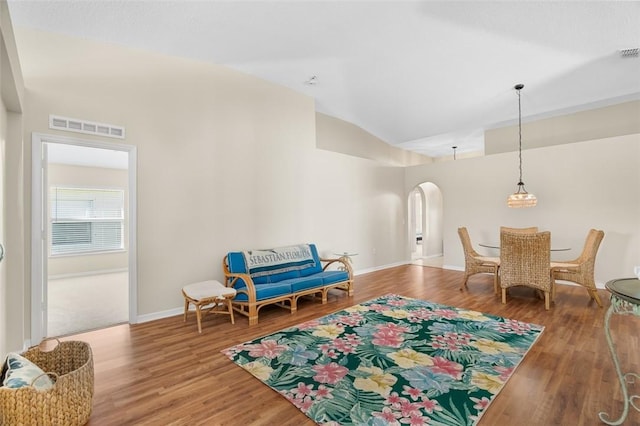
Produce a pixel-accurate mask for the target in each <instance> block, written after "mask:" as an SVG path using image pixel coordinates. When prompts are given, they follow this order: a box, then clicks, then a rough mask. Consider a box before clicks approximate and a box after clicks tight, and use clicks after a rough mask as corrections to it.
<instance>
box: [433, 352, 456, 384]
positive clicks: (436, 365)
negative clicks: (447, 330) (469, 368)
mask: <svg viewBox="0 0 640 426" xmlns="http://www.w3.org/2000/svg"><path fill="white" fill-rule="evenodd" d="M432 359H433V366H432V367H431V370H433V372H434V373H443V374H447V375H449V376H451V377H453V378H454V379H455V380H462V369H463V368H462V364H458V363H457V362H454V361H450V360H448V359H446V358H443V357H441V356H436V357H433V358H432Z"/></svg>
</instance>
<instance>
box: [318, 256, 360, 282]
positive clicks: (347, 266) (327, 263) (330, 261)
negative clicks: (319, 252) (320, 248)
mask: <svg viewBox="0 0 640 426" xmlns="http://www.w3.org/2000/svg"><path fill="white" fill-rule="evenodd" d="M320 262H323V263H325V265H324V266H323V267H322V270H323V271H326V270H327V268H328V267H329V266H331V265H333V264H334V263H340V264H341V265H340V266H339V267H338V268H340V269H342V270H345V271H347V272H348V273H349V280H352V279H353V269H352V268H351V263H350V262H349V261H347V260H345V259H344V258H343V257H340V258H336V259H322V258H321V259H320Z"/></svg>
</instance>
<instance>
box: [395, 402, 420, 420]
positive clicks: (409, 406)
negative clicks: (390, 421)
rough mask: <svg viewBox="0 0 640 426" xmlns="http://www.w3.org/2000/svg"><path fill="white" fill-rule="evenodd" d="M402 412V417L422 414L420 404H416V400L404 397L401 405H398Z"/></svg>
mask: <svg viewBox="0 0 640 426" xmlns="http://www.w3.org/2000/svg"><path fill="white" fill-rule="evenodd" d="M398 409H399V410H400V413H402V417H412V416H416V415H417V416H420V415H421V413H420V404H416V403H415V402H409V400H407V399H406V398H403V401H402V402H401V403H400V407H398Z"/></svg>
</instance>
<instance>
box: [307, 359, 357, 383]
mask: <svg viewBox="0 0 640 426" xmlns="http://www.w3.org/2000/svg"><path fill="white" fill-rule="evenodd" d="M313 370H314V371H315V372H316V375H315V376H313V380H315V381H316V382H320V383H329V384H332V385H335V384H336V383H338V382H339V381H340V380H341V379H342V378H343V377H344V376H346V375H347V373H348V372H349V370H348V369H347V368H346V367H343V366H342V365H340V364H336V363H335V362H330V363H329V364H320V365H314V366H313Z"/></svg>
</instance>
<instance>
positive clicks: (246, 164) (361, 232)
mask: <svg viewBox="0 0 640 426" xmlns="http://www.w3.org/2000/svg"><path fill="white" fill-rule="evenodd" d="M16 34H17V39H18V48H19V51H20V54H21V61H22V64H23V74H24V78H25V82H26V87H27V98H26V104H27V108H26V114H25V137H28V138H30V135H31V133H32V132H40V133H49V134H64V132H59V131H54V130H49V129H48V128H47V119H48V116H49V114H59V115H62V116H67V117H75V118H81V119H86V120H90V121H96V122H103V123H111V124H116V125H122V126H124V127H125V128H126V135H127V137H126V140H125V141H123V142H124V143H126V144H130V145H136V146H137V148H138V150H137V158H138V206H137V207H138V210H137V211H138V223H137V232H138V291H139V293H138V312H139V314H140V315H151V314H154V313H159V312H160V313H161V312H164V311H167V310H171V309H174V308H178V307H180V306H181V304H182V298H181V295H180V288H181V287H182V286H184V285H185V284H187V283H190V282H195V281H200V280H203V279H209V278H215V279H219V280H221V279H222V270H221V261H222V258H223V256H224V254H225V253H226V252H228V251H231V250H241V249H251V248H267V247H274V246H279V245H286V244H295V243H301V242H315V243H317V244H318V248H319V250H320V251H321V252H323V253H326V252H334V251H339V252H342V251H354V252H358V253H359V254H358V256H357V257H355V258H354V264H355V267H356V269H365V268H371V267H374V266H377V265H384V264H391V263H397V262H401V261H403V260H404V250H405V241H406V232H405V229H406V213H405V212H406V210H405V209H406V207H405V197H404V195H403V182H404V172H403V169H402V168H401V167H387V166H380V165H379V164H378V163H377V162H375V161H372V160H367V159H363V158H356V157H352V156H348V155H344V154H339V153H335V152H330V151H324V150H319V149H317V148H316V126H315V117H316V114H315V109H314V100H313V99H311V98H309V97H306V96H303V95H300V94H298V93H295V92H293V91H291V90H289V89H286V88H282V87H279V86H275V85H272V84H269V83H267V82H264V81H262V80H258V79H256V78H254V77H251V76H248V75H244V74H241V73H238V72H234V71H231V70H229V69H226V68H224V67H220V66H214V65H210V64H205V63H200V62H196V61H189V60H182V59H176V58H170V57H166V56H162V55H154V54H149V53H144V52H139V51H135V50H129V49H124V48H120V47H116V46H110V45H102V44H99V43H93V42H88V41H84V40H78V39H72V38H68V37H64V36H58V35H53V34H43V33H38V32H35V31H30V30H16ZM67 136H73V137H76V138H77V137H78V135H77V134H67ZM82 137H83V138H84V137H85V136H82ZM86 138H87V139H91V138H92V137H91V136H86ZM116 141H117V142H122V141H120V140H116ZM30 161H31V159H30V153H27V155H26V158H25V160H24V164H25V167H29V164H30ZM29 185H30V184H29ZM27 285H28V283H27Z"/></svg>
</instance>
